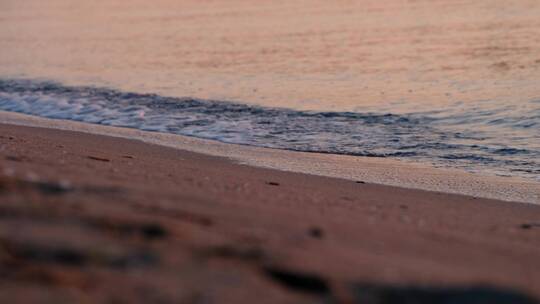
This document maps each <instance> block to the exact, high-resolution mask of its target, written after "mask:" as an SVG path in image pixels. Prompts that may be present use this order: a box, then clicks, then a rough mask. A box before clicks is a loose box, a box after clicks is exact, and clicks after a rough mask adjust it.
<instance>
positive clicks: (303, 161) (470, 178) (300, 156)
mask: <svg viewBox="0 0 540 304" xmlns="http://www.w3.org/2000/svg"><path fill="white" fill-rule="evenodd" d="M0 123H8V124H15V125H24V126H34V127H43V128H53V129H60V130H71V131H78V132H84V133H89V134H97V135H106V136H114V137H118V138H127V139H135V140H139V141H142V142H146V143H151V144H157V145H161V146H164V147H172V148H175V149H180V150H187V151H191V152H195V153H202V154H206V155H212V156H218V157H226V158H229V159H231V160H233V161H234V162H237V163H241V164H247V165H251V166H256V167H261V168H271V169H277V170H281V171H288V172H298V173H305V174H312V175H319V176H327V177H335V178H344V179H348V180H362V181H365V182H370V183H376V184H382V185H389V186H397V187H403V188H410V189H420V190H427V191H436V192H444V193H453V194H462V195H469V196H477V197H483V198H491V199H498V200H504V201H514V202H523V203H532V204H540V183H538V182H534V181H530V180H527V179H522V178H517V177H498V176H487V175H481V174H473V173H468V172H465V171H462V170H458V169H443V168H435V167H432V166H431V165H429V164H420V163H413V162H406V161H401V160H396V159H387V158H384V159H379V158H369V157H359V156H346V155H335V154H320V153H307V152H296V151H287V150H279V149H271V148H260V147H253V146H243V145H236V144H228V143H222V142H218V141H213V140H207V139H200V138H195V137H188V136H182V135H175V134H168V133H159V132H150V131H141V130H137V129H130V128H121V127H113V126H104V125H97V124H88V123H82V122H77V121H71V120H58V119H48V118H42V117H37V116H31V115H26V114H20V113H14V112H5V111H0Z"/></svg>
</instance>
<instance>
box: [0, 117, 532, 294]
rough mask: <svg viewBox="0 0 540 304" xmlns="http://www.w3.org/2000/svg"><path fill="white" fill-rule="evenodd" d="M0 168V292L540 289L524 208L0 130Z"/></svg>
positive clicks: (128, 145) (79, 137) (35, 131)
mask: <svg viewBox="0 0 540 304" xmlns="http://www.w3.org/2000/svg"><path fill="white" fill-rule="evenodd" d="M0 173H1V175H0V274H1V275H0V302H5V300H6V299H9V300H10V301H9V303H100V302H102V303H137V302H138V303H153V302H156V303H184V302H185V303H253V302H258V303H355V302H357V303H400V302H402V301H404V300H405V299H413V300H417V302H412V303H433V302H436V301H437V299H438V298H437V297H439V296H441V295H442V296H445V297H448V296H449V295H452V296H455V297H457V298H456V299H457V303H462V302H465V301H466V300H470V299H472V298H473V297H478V296H480V298H482V297H484V299H486V298H489V297H492V298H491V299H488V300H486V301H484V302H471V303H535V302H534V300H532V299H531V298H526V295H528V296H531V297H540V250H539V248H540V246H539V245H540V207H539V206H536V205H530V204H517V203H509V202H502V201H496V200H488V199H475V198H472V197H466V196H460V195H452V194H444V193H438V192H427V191H420V190H409V189H403V188H396V187H390V186H381V185H376V184H370V183H362V182H354V181H348V180H342V179H335V178H327V177H318V176H311V175H306V174H298V173H289V172H280V171H275V170H270V169H262V168H255V167H250V166H246V165H239V164H234V163H232V162H230V161H228V160H226V159H223V158H218V157H211V156H204V155H201V154H195V153H192V152H187V151H181V150H176V149H171V148H166V147H161V146H156V145H150V144H146V143H142V142H138V141H134V140H126V139H119V138H112V137H106V136H98V135H90V134H85V133H77V132H70V131H60V130H52V129H43V128H32V127H22V126H13V125H5V124H2V125H0ZM413 287H414V288H413ZM435 287H444V288H446V289H443V290H441V289H434V288H435ZM400 288H401V289H400ZM398 299H399V300H398ZM377 301H378V302H377ZM422 301H423V302H422ZM497 301H500V302H497Z"/></svg>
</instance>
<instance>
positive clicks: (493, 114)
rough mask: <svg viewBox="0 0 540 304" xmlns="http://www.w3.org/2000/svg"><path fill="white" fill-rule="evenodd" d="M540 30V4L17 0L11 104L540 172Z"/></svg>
mask: <svg viewBox="0 0 540 304" xmlns="http://www.w3.org/2000/svg"><path fill="white" fill-rule="evenodd" d="M539 37H540V3H539V2H538V1H523V0H522V1H515V2H513V3H512V5H509V4H508V3H504V2H502V1H491V0H489V1H488V0H485V1H466V0H461V1H455V0H448V1H369V0H364V1H347V2H328V1H301V0H297V1H273V2H272V3H265V4H261V3H255V2H253V1H240V0H231V1H204V2H202V1H191V0H189V1H167V0H160V1H153V2H151V3H150V2H146V1H121V0H115V1H92V2H88V3H86V2H85V3H76V4H74V3H73V2H72V1H68V0H47V1H37V0H29V1H10V0H7V1H2V2H1V3H0V44H1V46H2V47H1V48H0V78H1V79H3V80H2V82H1V90H0V100H1V101H0V108H1V109H4V110H10V111H18V112H23V113H29V114H34V115H40V116H45V117H53V118H64V119H74V120H79V121H86V122H93V123H101V124H109V125H117V126H129V127H134V128H141V129H144V130H153V131H162V132H171V133H176V134H184V135H191V136H198V137H203V138H210V139H217V140H220V141H224V142H231V143H241V144H250V145H257V146H263V147H276V148H284V149H292V150H301V151H313V152H325V153H341V154H351V155H365V156H380V157H399V158H402V159H409V160H413V161H421V162H428V163H433V164H435V165H436V166H443V167H457V168H462V169H465V170H468V171H474V172H482V173H486V174H498V175H509V176H522V177H526V178H530V179H533V180H539V178H540V177H539V176H540V164H539V161H538V159H540V157H539V153H540V87H539V85H538V84H539V83H540V38H539ZM28 79H30V80H28ZM44 80H45V81H44ZM51 80H52V81H57V83H54V84H53V83H50V82H48V81H51ZM105 88H113V89H114V90H109V89H105ZM150 94H154V95H150ZM185 96H189V98H185ZM225 101H229V102H225Z"/></svg>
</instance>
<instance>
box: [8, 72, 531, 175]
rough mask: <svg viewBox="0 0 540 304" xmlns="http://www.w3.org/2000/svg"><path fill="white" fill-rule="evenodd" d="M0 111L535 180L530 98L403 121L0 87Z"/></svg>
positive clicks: (388, 116) (52, 87) (57, 88)
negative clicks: (518, 102)
mask: <svg viewBox="0 0 540 304" xmlns="http://www.w3.org/2000/svg"><path fill="white" fill-rule="evenodd" d="M0 110H5V111H13V112H19V113H25V114H32V115H37V116H42V117H47V118H55V119H68V120H75V121H82V122H88V123H95V124H102V125H110V126H118V127H129V128H136V129H140V130H145V131H156V132H165V133H173V134H180V135H188V136H194V137H199V138H205V139H213V140H218V141H221V142H226V143H234V144H244V145H253V146H260V147H268V148H279V149H287V150H295V151H304V152H318V153H334V154H346V155H356V156H368V157H394V158H400V159H407V160H414V161H421V162H428V163H432V164H433V165H435V166H439V167H453V168H462V169H464V170H467V171H471V172H481V173H482V172H483V173H491V174H496V175H502V176H522V177H525V178H531V179H536V180H540V132H539V130H540V99H539V100H534V101H531V102H529V103H528V104H525V105H522V107H516V106H505V107H501V108H490V107H489V104H488V106H486V105H482V104H481V103H480V104H476V107H475V108H473V109H467V108H463V107H457V108H454V109H441V110H439V111H429V112H411V113H406V114H392V113H373V112H366V113H361V112H336V111H334V112H317V111H299V110H292V109H286V108H268V107H262V106H254V105H246V104H240V103H233V102H227V101H220V100H204V99H196V98H177V97H164V96H160V95H157V94H139V93H131V92H123V91H118V90H113V89H107V88H99V87H81V86H79V87H74V86H64V85H62V84H59V83H54V82H41V81H30V80H0Z"/></svg>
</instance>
